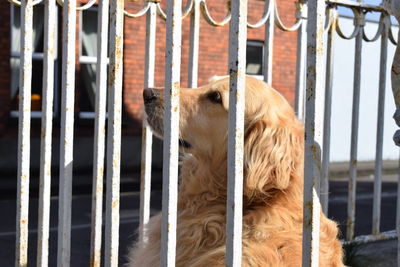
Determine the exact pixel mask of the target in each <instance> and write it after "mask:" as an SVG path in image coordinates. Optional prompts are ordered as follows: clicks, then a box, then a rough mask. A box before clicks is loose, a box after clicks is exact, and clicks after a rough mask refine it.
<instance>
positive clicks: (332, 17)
mask: <svg viewBox="0 0 400 267" xmlns="http://www.w3.org/2000/svg"><path fill="white" fill-rule="evenodd" d="M327 18H328V20H327V22H326V24H325V33H327V32H328V31H329V29H330V28H331V27H333V26H334V27H335V28H336V22H337V19H338V12H337V9H336V8H335V7H331V6H329V7H327ZM334 24H335V25H334Z"/></svg>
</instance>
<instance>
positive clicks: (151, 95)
mask: <svg viewBox="0 0 400 267" xmlns="http://www.w3.org/2000/svg"><path fill="white" fill-rule="evenodd" d="M159 94H160V93H159V92H158V91H157V90H154V89H152V88H146V89H144V90H143V101H144V103H145V104H149V103H152V102H154V101H156V100H157V98H158V96H159Z"/></svg>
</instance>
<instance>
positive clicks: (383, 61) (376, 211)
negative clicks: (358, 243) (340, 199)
mask: <svg viewBox="0 0 400 267" xmlns="http://www.w3.org/2000/svg"><path fill="white" fill-rule="evenodd" d="M381 20H382V23H383V27H384V28H383V30H382V35H381V58H380V69H379V97H378V118H377V132H376V154H375V180H374V201H373V207H372V234H374V235H377V234H379V233H380V229H379V228H380V221H381V192H382V149H383V127H384V121H385V120H384V116H385V91H386V70H387V51H388V34H389V25H390V22H389V21H388V20H389V18H388V16H387V15H386V14H384V13H382V15H381Z"/></svg>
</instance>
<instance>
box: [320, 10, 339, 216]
mask: <svg viewBox="0 0 400 267" xmlns="http://www.w3.org/2000/svg"><path fill="white" fill-rule="evenodd" d="M331 12H334V13H335V14H333V19H336V12H337V11H336V9H333V8H332V9H331ZM335 32H336V22H335V21H334V22H333V23H332V25H331V28H330V29H329V32H328V40H327V42H328V44H327V55H326V79H325V90H326V91H325V111H324V134H323V144H322V151H323V153H322V172H321V173H322V177H321V205H322V210H323V211H324V213H325V214H326V215H327V214H328V202H329V153H330V147H331V113H332V82H333V64H334V57H333V51H334V46H333V45H334V43H333V41H334V35H335Z"/></svg>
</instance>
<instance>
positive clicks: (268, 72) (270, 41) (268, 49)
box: [263, 0, 275, 84]
mask: <svg viewBox="0 0 400 267" xmlns="http://www.w3.org/2000/svg"><path fill="white" fill-rule="evenodd" d="M274 5H275V0H269V4H268V6H269V7H267V5H266V4H265V8H270V14H269V19H268V20H267V23H266V24H265V41H264V49H263V51H264V60H263V63H264V68H263V72H264V73H263V74H264V82H266V83H268V84H272V66H273V55H274V28H275V20H274V19H275V6H274Z"/></svg>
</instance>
